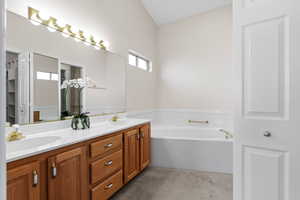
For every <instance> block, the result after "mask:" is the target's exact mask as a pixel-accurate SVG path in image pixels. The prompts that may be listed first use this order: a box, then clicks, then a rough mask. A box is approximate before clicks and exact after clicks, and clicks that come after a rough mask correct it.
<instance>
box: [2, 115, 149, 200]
mask: <svg viewBox="0 0 300 200" xmlns="http://www.w3.org/2000/svg"><path fill="white" fill-rule="evenodd" d="M68 131H69V133H63V132H62V131H60V133H55V134H56V135H60V136H61V137H62V138H61V139H60V140H59V141H57V142H55V143H52V144H49V145H48V146H47V147H45V148H44V149H42V148H38V147H36V150H35V151H34V150H31V151H26V150H24V151H23V152H19V153H17V154H14V155H12V154H11V155H9V156H8V157H9V158H8V164H7V195H8V197H7V200H68V199H70V200H88V199H91V200H106V199H109V198H110V197H111V196H112V195H113V194H114V193H115V192H116V191H118V190H119V189H120V188H122V187H123V186H124V184H126V183H128V182H129V181H130V180H131V179H133V178H134V177H135V176H137V175H138V174H139V173H140V172H141V171H143V170H144V169H145V168H146V167H147V166H148V165H149V163H150V135H151V125H150V122H149V121H146V120H137V121H133V122H132V123H130V125H126V126H116V127H113V126H109V129H107V131H105V130H104V129H103V127H102V128H101V126H99V127H94V128H92V129H90V130H87V131H79V132H77V133H76V131H72V130H69V129H68V130H65V132H68ZM97 132H99V133H97ZM55 134H52V137H55V136H53V135H55ZM76 134H77V135H76ZM50 135H51V134H50ZM72 136H73V138H72ZM34 137H37V136H34ZM48 137H50V136H48ZM37 138H41V140H42V137H40V136H39V137H37Z"/></svg>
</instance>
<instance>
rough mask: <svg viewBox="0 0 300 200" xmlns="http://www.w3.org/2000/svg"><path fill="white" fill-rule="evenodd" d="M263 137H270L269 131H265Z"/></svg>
mask: <svg viewBox="0 0 300 200" xmlns="http://www.w3.org/2000/svg"><path fill="white" fill-rule="evenodd" d="M264 136H265V137H271V136H272V133H271V132H270V131H265V133H264Z"/></svg>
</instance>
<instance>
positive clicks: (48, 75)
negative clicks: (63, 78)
mask: <svg viewBox="0 0 300 200" xmlns="http://www.w3.org/2000/svg"><path fill="white" fill-rule="evenodd" d="M36 79H37V80H45V81H50V80H51V81H58V74H56V73H52V72H36Z"/></svg>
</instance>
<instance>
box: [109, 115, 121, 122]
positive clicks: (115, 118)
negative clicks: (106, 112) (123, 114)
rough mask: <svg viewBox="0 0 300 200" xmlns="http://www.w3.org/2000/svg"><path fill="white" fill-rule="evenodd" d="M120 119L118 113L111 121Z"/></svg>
mask: <svg viewBox="0 0 300 200" xmlns="http://www.w3.org/2000/svg"><path fill="white" fill-rule="evenodd" d="M118 120H119V117H118V116H117V115H115V116H113V117H112V118H111V121H113V122H117V121H118Z"/></svg>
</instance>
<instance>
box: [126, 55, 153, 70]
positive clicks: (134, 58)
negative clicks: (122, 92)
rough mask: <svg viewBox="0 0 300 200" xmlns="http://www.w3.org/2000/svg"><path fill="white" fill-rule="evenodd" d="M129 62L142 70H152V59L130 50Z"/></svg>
mask: <svg viewBox="0 0 300 200" xmlns="http://www.w3.org/2000/svg"><path fill="white" fill-rule="evenodd" d="M128 63H129V65H131V66H133V67H137V68H139V69H141V70H144V71H147V72H151V71H152V66H151V65H152V64H151V61H150V60H148V59H146V58H144V57H142V56H139V55H137V54H136V53H132V52H129V54H128Z"/></svg>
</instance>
